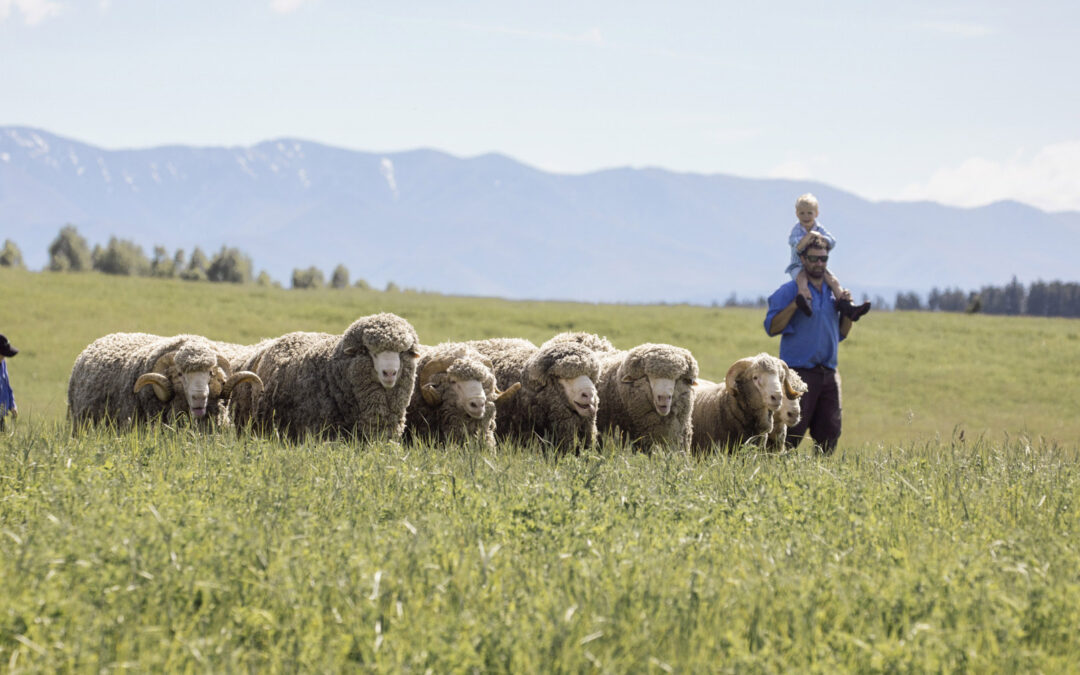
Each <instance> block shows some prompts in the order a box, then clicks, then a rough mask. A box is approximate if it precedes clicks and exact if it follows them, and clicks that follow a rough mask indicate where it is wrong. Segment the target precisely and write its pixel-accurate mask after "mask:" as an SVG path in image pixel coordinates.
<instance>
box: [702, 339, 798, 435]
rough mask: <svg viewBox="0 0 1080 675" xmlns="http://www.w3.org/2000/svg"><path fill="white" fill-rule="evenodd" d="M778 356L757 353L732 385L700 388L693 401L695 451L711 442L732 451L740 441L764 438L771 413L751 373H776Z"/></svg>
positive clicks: (719, 383) (769, 424)
mask: <svg viewBox="0 0 1080 675" xmlns="http://www.w3.org/2000/svg"><path fill="white" fill-rule="evenodd" d="M779 363H783V362H782V361H780V360H779V359H776V358H773V357H770V356H767V355H759V356H758V357H756V359H755V362H754V365H753V366H751V367H750V368H747V369H746V370H743V371H742V372H741V373H740V374H739V376H738V377H736V378H735V387H734V388H732V389H729V388H728V386H727V383H726V382H718V383H716V384H714V385H711V386H708V387H700V388H699V391H698V392H697V398H696V399H695V400H694V440H693V449H694V452H695V453H698V454H701V453H705V452H708V451H709V450H711V449H712V448H713V446H714V445H716V446H719V447H721V448H727V449H728V451H734V450H735V448H737V447H738V446H739V445H741V444H742V443H744V442H746V441H748V440H751V439H756V440H757V441H758V443H759V444H760V443H761V442H763V441H764V438H765V435H766V434H768V433H769V432H770V431H771V430H772V428H773V414H772V411H771V410H769V406H768V404H767V403H766V402H765V400H764V399H763V398H762V397H761V392H760V391H758V388H757V387H755V386H754V382H753V378H754V374H755V373H758V372H763V371H764V372H770V371H771V372H776V370H777V369H778V367H779V366H778V364H779Z"/></svg>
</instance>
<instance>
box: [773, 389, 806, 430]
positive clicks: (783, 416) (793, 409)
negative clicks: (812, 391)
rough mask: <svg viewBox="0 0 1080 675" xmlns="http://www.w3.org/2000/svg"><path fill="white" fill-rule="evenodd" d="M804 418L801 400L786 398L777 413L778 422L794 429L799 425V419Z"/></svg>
mask: <svg viewBox="0 0 1080 675" xmlns="http://www.w3.org/2000/svg"><path fill="white" fill-rule="evenodd" d="M801 416H802V405H801V404H800V403H799V399H798V398H797V397H796V398H791V397H788V396H785V397H784V400H783V401H782V402H781V403H780V409H779V410H778V412H777V420H779V421H780V422H783V423H784V426H788V427H793V426H795V425H796V424H798V423H799V417H801Z"/></svg>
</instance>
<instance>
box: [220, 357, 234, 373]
mask: <svg viewBox="0 0 1080 675" xmlns="http://www.w3.org/2000/svg"><path fill="white" fill-rule="evenodd" d="M217 365H218V368H221V369H222V370H223V371H225V373H226V375H227V374H228V373H231V372H232V365H231V364H230V363H229V359H227V358H225V355H224V354H218V355H217Z"/></svg>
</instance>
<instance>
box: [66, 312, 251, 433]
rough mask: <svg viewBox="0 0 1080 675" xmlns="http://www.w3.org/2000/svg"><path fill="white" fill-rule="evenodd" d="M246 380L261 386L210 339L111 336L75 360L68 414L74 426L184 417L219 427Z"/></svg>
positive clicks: (69, 383)
mask: <svg viewBox="0 0 1080 675" xmlns="http://www.w3.org/2000/svg"><path fill="white" fill-rule="evenodd" d="M242 382H248V383H250V384H252V385H254V386H261V382H260V380H259V377H258V375H256V374H255V373H252V372H249V371H236V372H234V370H233V368H232V367H231V366H230V365H229V361H228V359H227V358H226V357H225V355H223V354H222V353H221V352H220V351H218V350H217V349H215V347H214V344H213V343H212V342H211V341H210V340H207V339H206V338H203V337H200V336H198V335H177V336H175V337H161V336H158V335H149V334H147V333H112V334H110V335H106V336H104V337H101V338H98V339H97V340H95V341H94V342H92V343H90V345H89V346H88V347H87V348H86V349H84V350H83V351H82V353H81V354H79V356H78V357H77V358H76V359H75V365H74V367H73V368H72V370H71V377H70V379H69V380H68V415H69V417H70V419H71V420H72V422H73V423H75V425H76V426H79V425H81V424H86V423H90V424H99V423H102V422H106V421H112V422H114V423H116V424H118V425H120V426H129V425H131V424H132V423H134V422H137V421H149V420H153V419H159V418H165V419H167V420H169V421H171V420H174V419H176V418H177V417H180V416H184V415H186V416H189V417H191V418H192V419H193V420H195V421H196V422H197V423H199V424H200V425H206V424H208V423H210V422H211V421H212V422H214V423H217V424H221V423H224V422H226V421H227V413H226V404H227V402H228V399H229V397H230V395H231V394H232V392H233V389H234V387H236V386H237V385H238V384H240V383H242ZM148 387H149V388H148ZM181 392H182V393H183V395H182V396H178V395H177V394H179V393H181Z"/></svg>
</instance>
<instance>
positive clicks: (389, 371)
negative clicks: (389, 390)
mask: <svg viewBox="0 0 1080 675" xmlns="http://www.w3.org/2000/svg"><path fill="white" fill-rule="evenodd" d="M382 376H383V379H384V380H392V379H394V378H395V377H397V368H384V369H383V371H382Z"/></svg>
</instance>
